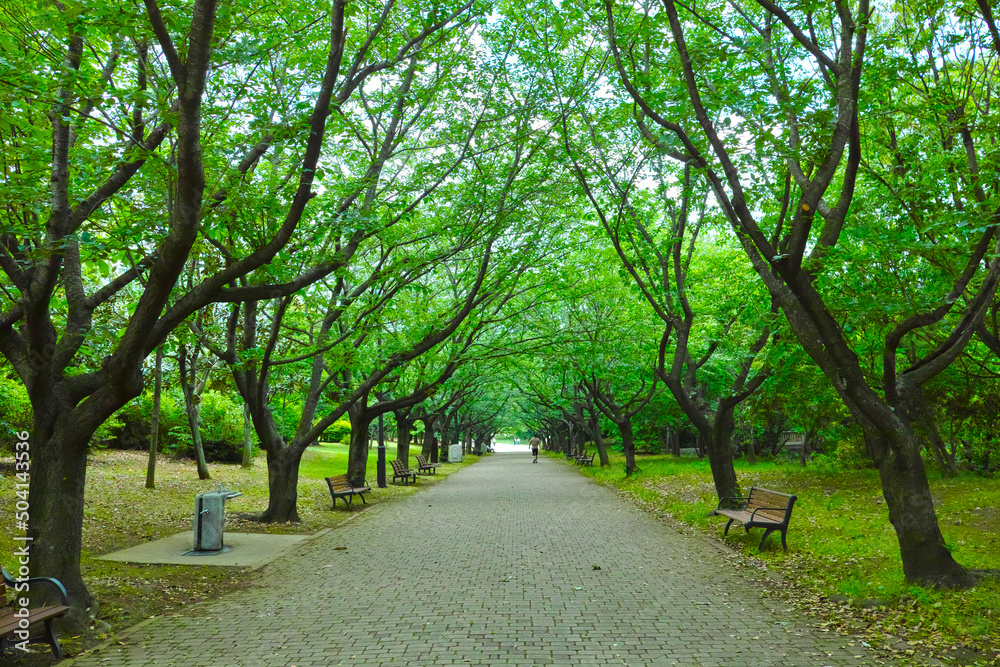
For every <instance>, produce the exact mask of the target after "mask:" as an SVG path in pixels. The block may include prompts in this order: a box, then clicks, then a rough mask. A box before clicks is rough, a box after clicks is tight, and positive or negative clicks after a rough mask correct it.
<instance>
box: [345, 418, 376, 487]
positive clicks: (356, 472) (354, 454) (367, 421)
mask: <svg viewBox="0 0 1000 667" xmlns="http://www.w3.org/2000/svg"><path fill="white" fill-rule="evenodd" d="M347 414H348V415H349V416H350V419H351V444H350V445H349V446H348V450H347V479H348V480H349V481H351V482H364V481H365V479H366V477H367V473H368V427H369V426H370V425H371V417H370V416H369V415H368V406H367V405H366V399H362V400H360V401H358V402H357V403H355V404H354V405H352V406H351V407H350V408H348V410H347Z"/></svg>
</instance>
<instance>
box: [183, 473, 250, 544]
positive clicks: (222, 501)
mask: <svg viewBox="0 0 1000 667" xmlns="http://www.w3.org/2000/svg"><path fill="white" fill-rule="evenodd" d="M242 495H243V494H242V493H241V492H240V491H226V490H225V489H223V488H222V486H221V485H219V488H218V489H216V490H215V491H209V492H208V493H200V494H198V495H197V496H196V497H195V499H194V550H195V551H222V549H223V544H222V531H223V527H224V525H225V522H226V511H225V510H226V501H227V500H229V499H230V498H235V497H236V496H242Z"/></svg>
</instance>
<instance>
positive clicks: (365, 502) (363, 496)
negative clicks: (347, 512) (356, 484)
mask: <svg viewBox="0 0 1000 667" xmlns="http://www.w3.org/2000/svg"><path fill="white" fill-rule="evenodd" d="M358 495H359V496H360V497H361V502H363V503H364V504H365V505H367V504H368V501H367V500H365V494H363V493H359V494H358Z"/></svg>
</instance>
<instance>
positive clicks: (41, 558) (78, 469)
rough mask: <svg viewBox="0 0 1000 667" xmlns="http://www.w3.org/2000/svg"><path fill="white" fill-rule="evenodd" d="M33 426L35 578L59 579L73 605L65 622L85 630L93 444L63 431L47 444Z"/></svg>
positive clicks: (30, 544)
mask: <svg viewBox="0 0 1000 667" xmlns="http://www.w3.org/2000/svg"><path fill="white" fill-rule="evenodd" d="M60 421H61V422H64V421H72V420H69V419H67V420H60ZM35 424H36V428H35V433H33V434H32V436H33V437H32V439H31V440H29V443H30V447H31V449H30V452H31V477H30V480H29V493H30V498H31V513H30V519H29V523H28V538H29V541H28V542H25V543H24V545H25V546H26V547H27V548H28V549H29V550H30V558H31V560H30V564H31V573H32V575H33V576H49V577H56V578H58V579H59V580H60V581H62V583H63V585H64V586H65V587H66V591H67V592H68V593H69V598H70V605H71V608H70V612H69V614H68V616H67V617H66V620H67V623H68V624H69V626H70V628H72V631H73V632H78V631H81V630H83V629H84V628H85V627H86V625H87V622H88V619H87V613H86V609H87V608H88V607H92V605H93V604H94V598H93V596H92V595H91V594H90V592H89V591H88V590H87V587H86V585H84V583H83V577H82V576H81V574H80V554H81V546H82V544H83V542H82V540H83V498H84V487H85V485H86V470H87V442H88V440H89V438H88V437H87V436H81V434H80V433H79V432H75V430H74V429H65V428H59V427H57V428H56V429H52V435H51V437H48V438H46V437H45V435H44V433H45V431H44V430H42V429H39V428H38V427H37V425H38V420H37V419H36V422H35ZM38 436H41V437H38ZM18 546H20V545H18ZM92 613H96V612H94V611H92Z"/></svg>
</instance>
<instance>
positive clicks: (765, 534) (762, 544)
mask: <svg viewBox="0 0 1000 667" xmlns="http://www.w3.org/2000/svg"><path fill="white" fill-rule="evenodd" d="M775 530H776V529H775V528H765V529H764V537H762V538H760V544H758V545H757V551H760V550H761V547H763V546H764V540H766V539H767V536H768V535H770V534H771V533H773V532H774V531H775ZM781 537H782V541H784V537H785V534H784V533H782V534H781Z"/></svg>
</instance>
